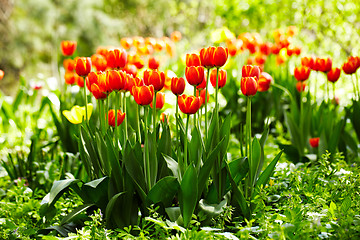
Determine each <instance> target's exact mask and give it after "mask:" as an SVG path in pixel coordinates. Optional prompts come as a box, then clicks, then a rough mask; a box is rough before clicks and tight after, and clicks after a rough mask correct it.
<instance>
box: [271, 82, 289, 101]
mask: <svg viewBox="0 0 360 240" xmlns="http://www.w3.org/2000/svg"><path fill="white" fill-rule="evenodd" d="M271 85H272V86H273V87H276V88H278V89H281V90H283V91H284V92H285V93H286V94H287V95H289V97H290V101H291V102H294V97H293V95H292V94H291V92H290V91H289V90H288V89H287V88H284V87H283V86H281V85H279V84H276V83H272V84H271Z"/></svg>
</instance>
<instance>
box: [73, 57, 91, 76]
mask: <svg viewBox="0 0 360 240" xmlns="http://www.w3.org/2000/svg"><path fill="white" fill-rule="evenodd" d="M75 71H76V73H77V74H78V75H79V76H87V75H88V74H89V73H90V71H91V59H90V58H89V57H79V58H77V59H76V65H75Z"/></svg>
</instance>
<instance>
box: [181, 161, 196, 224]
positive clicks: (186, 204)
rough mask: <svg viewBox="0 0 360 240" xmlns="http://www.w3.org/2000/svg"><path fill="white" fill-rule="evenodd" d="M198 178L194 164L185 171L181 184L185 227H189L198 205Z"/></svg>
mask: <svg viewBox="0 0 360 240" xmlns="http://www.w3.org/2000/svg"><path fill="white" fill-rule="evenodd" d="M197 186H198V176H197V172H196V169H195V167H194V165H193V164H190V165H189V166H188V168H187V169H186V171H185V174H184V176H183V179H182V181H181V184H180V194H179V204H180V209H181V213H182V216H183V219H184V226H185V227H187V226H188V225H189V223H190V220H191V218H192V214H193V213H194V210H195V206H196V203H197V193H198V189H197V188H198V187H197Z"/></svg>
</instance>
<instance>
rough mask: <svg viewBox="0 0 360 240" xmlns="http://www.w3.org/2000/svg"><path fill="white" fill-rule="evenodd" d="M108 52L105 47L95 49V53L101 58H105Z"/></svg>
mask: <svg viewBox="0 0 360 240" xmlns="http://www.w3.org/2000/svg"><path fill="white" fill-rule="evenodd" d="M108 52H109V50H108V49H107V48H106V47H98V48H97V49H96V53H97V54H100V55H102V56H103V57H105V58H107V54H108Z"/></svg>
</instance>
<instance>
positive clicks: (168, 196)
mask: <svg viewBox="0 0 360 240" xmlns="http://www.w3.org/2000/svg"><path fill="white" fill-rule="evenodd" d="M179 188H180V185H179V182H178V180H177V179H176V177H172V176H167V177H164V178H162V179H160V181H158V182H157V183H156V184H155V185H154V186H153V187H152V188H151V190H150V192H149V193H148V195H147V198H148V199H149V200H150V201H152V202H153V203H158V202H162V203H163V204H164V206H165V207H168V206H170V205H171V203H172V201H173V199H174V196H175V194H176V193H177V191H178V190H179Z"/></svg>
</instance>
